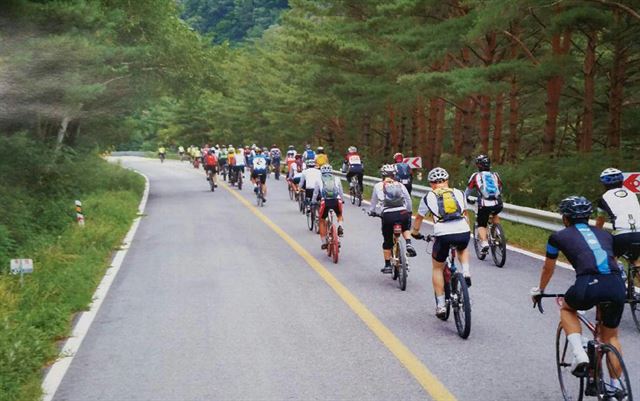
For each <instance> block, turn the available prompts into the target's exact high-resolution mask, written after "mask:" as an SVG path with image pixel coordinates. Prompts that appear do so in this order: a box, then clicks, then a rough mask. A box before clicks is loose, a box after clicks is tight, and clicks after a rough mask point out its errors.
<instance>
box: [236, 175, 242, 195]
mask: <svg viewBox="0 0 640 401" xmlns="http://www.w3.org/2000/svg"><path fill="white" fill-rule="evenodd" d="M236 174H238V176H237V178H236V181H237V184H238V191H241V190H242V173H241V172H240V171H238V172H237V173H236Z"/></svg>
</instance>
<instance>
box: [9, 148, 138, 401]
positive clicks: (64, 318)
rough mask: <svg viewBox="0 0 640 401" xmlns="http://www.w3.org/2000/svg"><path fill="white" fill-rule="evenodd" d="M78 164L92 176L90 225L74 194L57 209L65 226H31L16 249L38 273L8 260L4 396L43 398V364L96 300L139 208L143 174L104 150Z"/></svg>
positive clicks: (14, 400)
mask: <svg viewBox="0 0 640 401" xmlns="http://www.w3.org/2000/svg"><path fill="white" fill-rule="evenodd" d="M82 166H84V167H85V168H84V169H82V168H80V169H78V167H82ZM74 167H75V171H77V173H76V174H78V175H84V176H85V177H82V178H81V177H76V178H78V179H80V180H82V181H84V182H85V183H87V186H86V187H85V190H84V195H83V196H82V198H81V199H82V201H83V209H84V212H85V220H86V225H85V227H84V228H81V227H79V226H78V225H77V224H76V223H75V221H74V218H73V216H74V210H73V200H74V199H73V198H70V199H65V200H64V201H63V202H62V203H64V204H65V205H67V209H66V210H64V209H63V210H58V212H59V213H61V214H62V216H61V217H60V216H52V217H56V218H62V219H64V220H65V221H67V223H66V224H64V226H63V228H62V229H61V230H58V231H57V232H51V231H49V232H45V233H42V234H41V235H37V233H33V232H31V233H30V235H33V237H32V238H30V239H29V240H28V241H27V242H25V243H22V244H20V245H19V246H15V247H13V249H11V252H10V253H11V255H10V256H11V257H21V258H32V259H33V260H34V273H33V274H31V275H26V276H25V280H24V281H25V282H24V286H21V285H20V280H19V277H16V276H10V275H8V274H6V268H5V266H2V268H3V274H0V400H1V401H35V400H38V399H40V397H41V396H42V394H41V383H42V368H43V367H44V366H45V365H47V364H50V363H52V362H53V361H55V359H56V357H57V355H58V352H59V349H58V343H57V342H58V341H60V340H62V339H64V338H65V337H66V336H68V335H69V333H70V329H71V321H72V318H73V315H74V313H77V312H79V311H83V310H86V309H87V307H88V305H89V304H90V303H91V297H92V294H93V292H94V291H95V288H96V287H97V285H98V283H99V282H100V280H101V279H102V276H103V275H104V272H105V270H106V268H107V267H108V266H109V263H110V259H111V255H112V253H113V251H114V250H115V249H116V248H117V247H118V246H119V245H120V243H121V241H122V238H123V237H124V235H125V234H126V232H127V231H128V229H129V227H130V225H131V222H132V220H133V219H134V218H135V216H136V214H137V206H138V203H139V201H140V196H141V193H142V190H143V188H144V179H143V178H142V177H140V176H138V175H137V174H135V173H133V172H130V171H126V170H124V169H122V168H121V167H118V166H114V165H109V164H107V163H106V162H104V161H102V160H98V159H97V158H91V160H84V161H79V162H78V163H76V164H74ZM86 175H88V176H86ZM119 188H120V189H119ZM50 213H53V212H50ZM18 223H19V222H18Z"/></svg>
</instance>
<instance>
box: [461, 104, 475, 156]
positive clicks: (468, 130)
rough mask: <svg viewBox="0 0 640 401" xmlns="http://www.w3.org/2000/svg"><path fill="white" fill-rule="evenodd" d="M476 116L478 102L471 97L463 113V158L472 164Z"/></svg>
mask: <svg viewBox="0 0 640 401" xmlns="http://www.w3.org/2000/svg"><path fill="white" fill-rule="evenodd" d="M475 114H476V102H474V100H473V98H471V97H469V98H468V99H467V101H466V107H465V109H464V111H463V112H462V157H464V159H465V161H467V162H470V161H471V157H472V156H473V155H472V153H473V126H474V120H475Z"/></svg>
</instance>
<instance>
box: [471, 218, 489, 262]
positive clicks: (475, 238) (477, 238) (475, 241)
mask: <svg viewBox="0 0 640 401" xmlns="http://www.w3.org/2000/svg"><path fill="white" fill-rule="evenodd" d="M473 249H474V250H475V251H476V257H477V258H478V259H479V260H484V258H486V257H487V254H483V253H482V248H481V247H480V235H479V234H478V222H477V221H476V222H475V223H474V224H473Z"/></svg>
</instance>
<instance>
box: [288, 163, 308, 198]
mask: <svg viewBox="0 0 640 401" xmlns="http://www.w3.org/2000/svg"><path fill="white" fill-rule="evenodd" d="M296 157H297V158H298V159H299V160H302V155H296ZM303 171H304V169H303V168H302V163H291V165H290V167H289V171H288V172H287V180H288V181H289V182H291V183H292V185H293V189H294V191H295V192H297V191H298V185H299V184H300V177H302V172H303Z"/></svg>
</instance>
